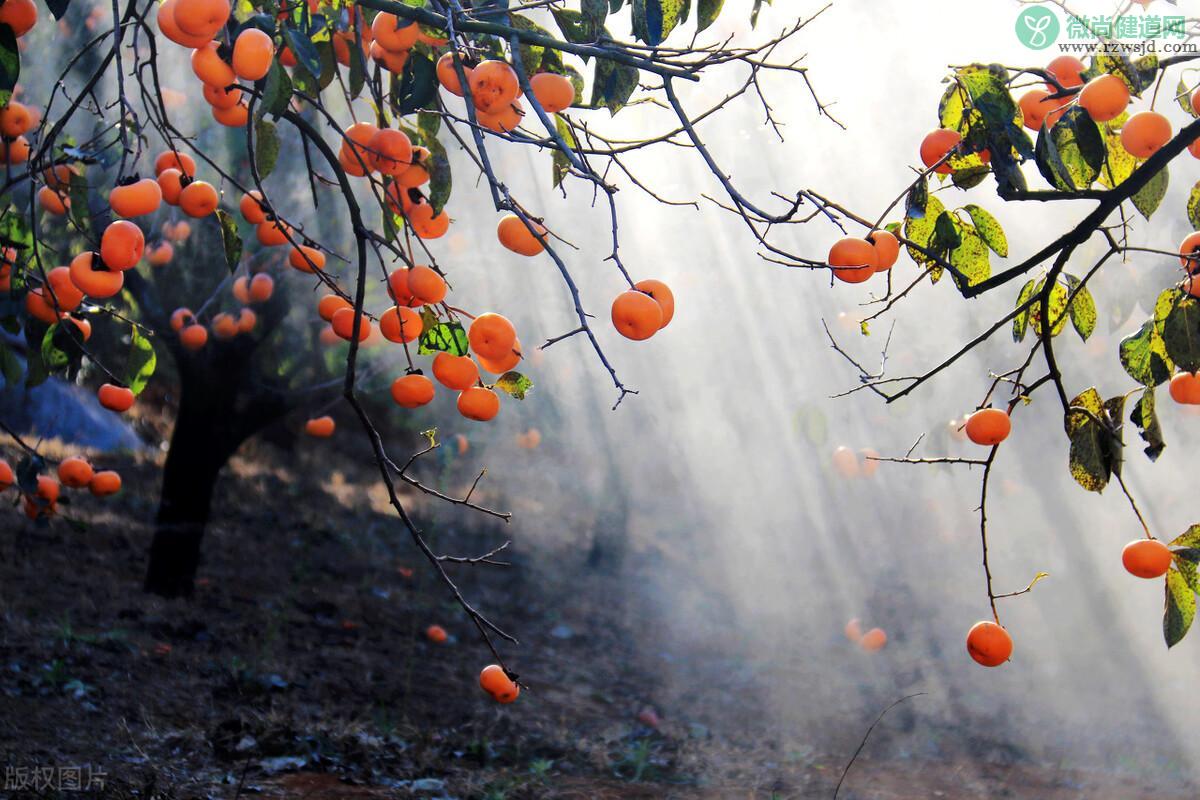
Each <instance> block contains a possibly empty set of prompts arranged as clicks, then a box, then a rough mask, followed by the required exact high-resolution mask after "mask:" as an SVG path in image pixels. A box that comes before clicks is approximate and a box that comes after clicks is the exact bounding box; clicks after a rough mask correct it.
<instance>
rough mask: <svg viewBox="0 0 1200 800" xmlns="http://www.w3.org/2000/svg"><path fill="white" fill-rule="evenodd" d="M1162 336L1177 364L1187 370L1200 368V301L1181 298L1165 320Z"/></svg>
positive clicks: (1168, 351)
mask: <svg viewBox="0 0 1200 800" xmlns="http://www.w3.org/2000/svg"><path fill="white" fill-rule="evenodd" d="M1162 338H1163V342H1164V344H1165V345H1166V348H1167V355H1169V356H1170V357H1171V360H1172V361H1174V362H1175V364H1176V366H1178V367H1179V368H1180V369H1182V370H1185V371H1187V372H1195V371H1196V370H1198V369H1200V302H1197V301H1196V300H1194V299H1192V298H1190V297H1183V298H1180V299H1179V301H1178V302H1177V303H1176V304H1175V305H1174V307H1173V308H1171V310H1170V311H1169V312H1168V313H1167V316H1166V319H1165V320H1164V321H1163V327H1162Z"/></svg>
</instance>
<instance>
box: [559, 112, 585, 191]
mask: <svg viewBox="0 0 1200 800" xmlns="http://www.w3.org/2000/svg"><path fill="white" fill-rule="evenodd" d="M554 116H555V122H554V127H555V129H556V130H557V131H558V135H559V137H561V138H562V140H563V141H564V142H565V143H566V145H567V147H569V148H571V149H572V150H574V149H575V148H577V147H579V142H577V141H575V132H574V131H572V130H571V126H570V125H569V124H568V123H567V120H566V119H565V118H564V117H563V116H562V115H561V114H555V115H554ZM553 168H554V175H553V185H554V186H555V187H556V188H557V187H558V185H559V184H560V183H562V180H563V178H565V177H566V176H567V173H568V172H570V171H571V162H570V160H569V159H568V158H567V156H566V154H565V153H563V152H562V151H561V150H557V149H556V150H555V151H554V158H553Z"/></svg>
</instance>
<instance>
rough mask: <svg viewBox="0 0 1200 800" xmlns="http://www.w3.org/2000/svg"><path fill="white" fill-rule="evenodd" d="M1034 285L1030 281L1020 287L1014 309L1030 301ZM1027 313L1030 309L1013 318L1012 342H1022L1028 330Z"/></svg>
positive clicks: (1034, 283) (1034, 282) (1035, 283)
mask: <svg viewBox="0 0 1200 800" xmlns="http://www.w3.org/2000/svg"><path fill="white" fill-rule="evenodd" d="M1036 285H1037V281H1034V280H1032V279H1030V280H1029V281H1028V282H1026V284H1025V285H1024V286H1022V287H1021V292H1020V294H1018V295H1017V303H1016V305H1015V306H1014V308H1020V307H1021V306H1023V305H1025V304H1026V303H1028V302H1029V301H1030V299H1031V298H1032V297H1033V288H1034V286H1036ZM1029 312H1030V309H1028V308H1027V309H1025V310H1024V311H1022V312H1021V313H1019V314H1017V316H1015V317H1013V328H1012V335H1013V341H1014V342H1017V343H1020V342H1022V341H1024V339H1025V332H1026V331H1027V330H1028V329H1029Z"/></svg>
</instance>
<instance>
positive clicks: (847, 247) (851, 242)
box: [829, 236, 879, 283]
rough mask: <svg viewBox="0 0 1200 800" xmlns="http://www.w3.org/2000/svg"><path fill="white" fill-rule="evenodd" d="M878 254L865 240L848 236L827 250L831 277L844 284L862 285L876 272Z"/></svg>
mask: <svg viewBox="0 0 1200 800" xmlns="http://www.w3.org/2000/svg"><path fill="white" fill-rule="evenodd" d="M878 264H879V253H878V252H877V251H876V249H875V247H874V246H873V245H872V244H871V243H870V242H868V241H867V240H866V239H858V238H855V237H853V236H848V237H846V238H844V239H839V240H838V241H836V242H834V244H833V247H831V248H829V266H830V267H832V268H833V276H834V277H835V278H837V279H838V280H840V281H844V282H846V283H862V282H863V281H865V280H867V279H868V278H870V277H871V276H872V275H874V274H875V272H876V267H877V266H878Z"/></svg>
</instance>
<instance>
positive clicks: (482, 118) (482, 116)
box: [475, 100, 525, 133]
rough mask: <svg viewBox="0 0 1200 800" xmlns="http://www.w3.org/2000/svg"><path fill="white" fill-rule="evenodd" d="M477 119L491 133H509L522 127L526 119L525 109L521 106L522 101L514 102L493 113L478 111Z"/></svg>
mask: <svg viewBox="0 0 1200 800" xmlns="http://www.w3.org/2000/svg"><path fill="white" fill-rule="evenodd" d="M475 118H476V120H477V121H478V122H479V124H480V125H482V126H483V127H485V128H487V129H488V130H489V131H495V132H496V133H508V132H509V131H514V130H516V129H517V128H518V127H520V125H521V120H523V119H525V108H524V106H522V105H521V101H520V100H513V101H512V102H511V103H509V104H508V105H505V106H501V107H499V108H498V109H497V110H496V111H493V112H488V111H478V112H477V113H476V114H475Z"/></svg>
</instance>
